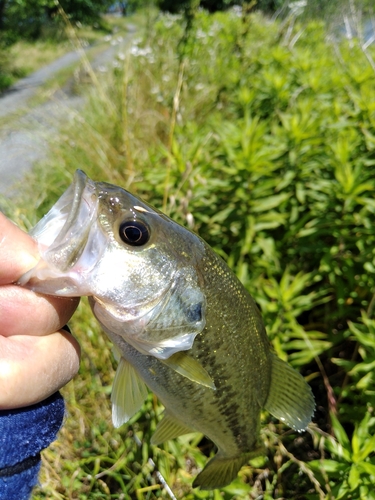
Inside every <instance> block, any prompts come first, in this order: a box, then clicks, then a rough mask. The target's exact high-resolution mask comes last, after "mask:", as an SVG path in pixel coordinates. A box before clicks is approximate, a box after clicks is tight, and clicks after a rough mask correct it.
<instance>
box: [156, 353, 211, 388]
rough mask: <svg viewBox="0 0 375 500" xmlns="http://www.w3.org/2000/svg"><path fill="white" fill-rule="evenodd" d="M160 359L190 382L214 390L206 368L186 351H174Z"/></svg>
mask: <svg viewBox="0 0 375 500" xmlns="http://www.w3.org/2000/svg"><path fill="white" fill-rule="evenodd" d="M160 361H161V362H162V363H164V364H165V365H167V366H168V367H169V368H171V369H172V370H174V371H175V372H177V373H179V374H180V375H182V376H183V377H186V378H188V379H189V380H191V381H192V382H195V383H197V384H199V385H203V386H204V387H208V388H209V389H213V390H216V387H215V384H214V381H213V380H212V378H211V377H210V375H209V374H208V373H207V371H206V369H205V368H203V366H202V365H201V364H200V363H199V361H196V360H195V359H194V358H192V357H191V356H189V355H188V354H187V352H186V351H180V352H176V353H175V354H172V356H170V357H169V358H167V359H161V360H160Z"/></svg>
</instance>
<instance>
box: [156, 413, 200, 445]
mask: <svg viewBox="0 0 375 500" xmlns="http://www.w3.org/2000/svg"><path fill="white" fill-rule="evenodd" d="M190 432H195V431H194V430H192V429H191V428H190V427H188V426H187V425H185V424H183V423H182V422H180V421H179V420H177V419H176V418H175V417H173V416H172V415H171V414H170V413H168V412H167V411H165V412H164V417H163V419H162V420H160V422H159V423H158V425H157V427H156V430H155V432H154V434H153V436H152V438H151V444H156V445H157V444H161V443H164V441H169V440H170V439H175V438H176V437H178V436H182V435H183V434H189V433H190Z"/></svg>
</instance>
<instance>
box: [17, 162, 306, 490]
mask: <svg viewBox="0 0 375 500" xmlns="http://www.w3.org/2000/svg"><path fill="white" fill-rule="evenodd" d="M31 235H32V236H33V237H34V238H35V239H36V240H37V241H38V244H39V251H40V254H41V260H40V262H39V263H38V264H37V265H36V267H34V268H33V269H31V270H30V271H29V272H28V273H26V274H25V275H24V276H23V277H22V278H21V280H20V284H21V285H24V286H27V287H28V288H31V289H33V290H35V291H37V292H41V293H46V294H51V295H57V296H64V297H71V296H84V295H87V296H89V302H90V305H91V308H92V310H93V313H94V315H95V316H96V318H97V319H98V321H99V322H100V324H101V326H102V328H103V329H104V331H105V332H106V333H107V334H108V336H109V337H110V339H111V341H112V342H113V344H114V345H115V346H116V347H117V349H118V351H119V353H120V361H119V365H118V369H117V372H116V376H115V380H114V384H113V391H112V414H113V423H114V425H115V426H120V425H122V424H123V423H125V422H127V421H128V420H129V418H131V417H132V416H133V415H134V414H135V413H136V412H137V411H138V410H139V409H140V408H141V406H142V404H143V402H144V399H145V398H146V396H147V389H146V386H148V387H149V388H150V389H151V391H153V392H154V393H155V394H156V395H157V396H158V398H159V399H160V401H161V402H162V403H163V405H164V406H165V415H164V418H163V419H162V420H161V421H160V422H159V424H158V426H157V429H156V432H155V434H154V436H153V438H152V442H153V443H154V444H159V443H161V442H163V441H165V440H168V439H173V438H175V437H177V436H179V435H182V434H184V433H188V432H192V431H199V432H201V433H203V434H204V435H206V436H207V437H208V438H210V439H211V440H212V441H213V442H214V443H215V444H216V446H217V448H218V452H217V454H216V455H215V457H213V458H212V459H211V460H210V461H209V462H208V463H207V465H206V466H205V468H204V469H203V470H202V471H201V472H200V473H199V474H198V476H197V477H196V479H195V481H194V483H193V486H194V487H196V486H200V487H201V488H204V489H213V488H219V487H223V486H225V485H227V484H229V483H230V482H231V481H232V480H233V479H235V477H236V476H237V473H238V471H239V470H240V468H241V467H242V465H244V464H246V463H247V462H248V460H249V459H251V458H253V457H255V456H257V455H260V454H262V453H263V446H262V443H261V442H260V437H259V427H260V412H261V410H262V409H263V408H265V409H266V410H268V411H269V412H270V413H271V414H272V415H274V416H275V417H277V418H279V419H280V420H282V421H283V422H285V423H286V424H287V425H288V426H290V427H292V428H293V429H295V430H297V431H302V430H303V429H305V428H306V426H307V425H308V423H309V422H310V419H311V416H312V413H313V410H314V399H313V396H312V393H311V390H310V388H309V386H308V385H307V384H306V382H305V380H304V379H303V378H302V376H301V375H300V374H299V373H297V372H296V371H295V370H294V369H292V368H291V367H290V366H289V365H288V364H287V363H285V362H284V361H282V360H281V359H279V358H278V357H277V356H276V355H275V354H274V353H273V352H272V349H271V348H270V345H269V341H268V339H267V335H266V331H265V328H264V325H263V321H262V318H261V315H260V312H259V310H258V308H257V306H256V304H255V302H254V300H253V299H252V297H251V296H250V295H249V293H248V292H247V291H246V289H245V288H244V287H243V286H242V284H241V283H240V281H239V280H238V279H237V278H236V276H235V275H234V274H233V272H232V271H231V270H230V269H229V268H228V266H227V265H226V264H225V262H224V261H223V260H222V259H221V258H219V257H218V256H217V255H216V254H215V252H214V251H213V250H212V249H211V248H210V247H209V246H208V245H207V244H206V243H205V242H204V241H203V240H202V239H201V238H199V237H198V236H197V235H196V234H194V233H192V232H191V231H189V230H187V229H185V228H184V227H182V226H180V225H179V224H177V223H176V222H174V221H172V220H171V219H169V218H168V217H166V216H165V215H163V214H162V213H160V212H159V211H157V210H155V209H154V208H152V207H151V206H150V205H148V204H147V203H144V202H143V201H142V200H140V199H139V198H137V197H135V196H133V195H132V194H130V193H129V192H127V191H125V190H124V189H121V188H119V187H117V186H114V185H111V184H107V183H104V182H93V181H92V180H90V179H88V178H87V177H86V175H85V174H84V173H83V172H82V171H77V172H76V175H75V179H74V182H73V184H72V185H71V186H70V187H69V188H68V190H67V191H66V192H65V193H64V194H63V195H62V196H61V198H60V199H59V200H58V201H57V203H56V204H55V205H54V206H53V207H52V209H51V210H50V212H49V213H48V214H47V215H46V216H45V217H44V218H43V219H41V221H40V222H39V223H38V224H37V225H36V226H35V228H34V229H33V230H32V232H31Z"/></svg>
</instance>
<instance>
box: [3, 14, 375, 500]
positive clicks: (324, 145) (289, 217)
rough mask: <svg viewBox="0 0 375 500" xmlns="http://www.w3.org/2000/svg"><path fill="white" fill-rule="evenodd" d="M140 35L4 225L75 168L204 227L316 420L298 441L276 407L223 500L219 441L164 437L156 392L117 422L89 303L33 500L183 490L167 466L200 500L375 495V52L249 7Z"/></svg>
mask: <svg viewBox="0 0 375 500" xmlns="http://www.w3.org/2000/svg"><path fill="white" fill-rule="evenodd" d="M145 24H146V27H147V29H145V34H144V36H143V37H139V38H138V37H137V39H135V40H134V41H133V44H132V46H131V47H130V49H129V52H128V54H124V55H120V57H119V59H118V60H117V61H116V64H115V65H114V69H113V71H112V72H110V73H109V74H107V75H105V77H103V79H102V81H101V83H100V85H98V86H95V87H93V88H92V90H91V94H90V102H89V104H88V106H87V108H86V109H85V111H84V113H83V114H80V115H77V116H76V119H75V124H74V123H73V124H72V123H70V125H69V129H66V130H62V131H61V135H60V137H58V138H56V143H54V144H52V145H51V148H52V151H51V158H50V160H49V162H48V165H40V166H38V168H36V170H35V172H34V174H33V175H32V176H31V177H30V179H29V182H28V183H27V185H28V186H29V191H28V192H26V193H23V199H22V200H19V202H18V203H16V205H15V206H17V209H12V210H10V209H9V212H10V215H12V216H13V217H14V218H16V219H17V220H19V221H20V222H22V223H23V224H25V225H26V226H27V227H29V226H30V225H31V224H33V223H35V221H36V220H37V219H38V218H40V217H41V216H42V215H43V213H45V212H46V211H47V210H48V208H49V207H50V206H51V205H52V203H54V201H55V200H56V199H57V197H58V196H59V195H60V194H61V193H62V192H63V190H64V189H65V188H66V187H67V186H68V184H69V183H70V182H71V176H72V173H73V172H74V170H75V169H76V168H81V169H83V170H85V171H86V173H87V174H88V175H89V176H90V177H92V178H94V179H97V180H99V179H100V180H106V181H109V182H114V183H118V184H120V185H122V186H123V187H126V188H130V189H131V190H132V191H133V192H135V193H137V194H138V195H141V196H142V197H144V198H145V199H147V200H148V201H150V202H151V203H152V204H153V205H155V206H157V207H158V208H160V209H163V210H164V211H166V212H167V213H168V214H169V215H171V216H172V217H173V218H174V219H176V220H178V221H179V222H181V223H182V224H184V225H187V226H188V227H190V228H192V229H194V230H195V231H197V232H198V233H199V234H200V235H201V236H202V237H203V238H204V239H206V240H207V241H208V243H210V244H211V245H212V246H213V247H214V248H215V249H216V251H218V252H219V253H220V254H221V255H222V256H223V257H224V259H225V260H226V261H227V262H228V263H229V265H230V266H231V267H232V268H233V269H234V271H235V272H236V273H237V275H238V276H239V278H240V279H241V280H242V282H243V283H244V284H245V286H246V287H247V288H248V290H249V291H250V292H251V294H252V295H253V296H254V298H255V299H256V301H257V302H258V304H259V305H260V308H261V310H262V313H263V317H264V320H265V323H266V325H267V330H268V334H269V337H270V340H271V342H272V344H273V347H274V349H275V351H276V352H277V353H278V354H279V356H281V357H282V358H283V359H287V360H288V361H289V362H290V363H291V364H292V365H294V366H295V367H296V368H298V369H299V370H300V371H301V373H302V374H303V375H304V376H305V377H306V378H307V380H308V381H309V382H310V384H311V386H312V389H313V392H314V394H315V397H316V403H317V407H316V413H315V417H314V424H312V425H311V427H310V428H309V429H308V432H306V433H303V434H298V435H296V434H295V433H294V432H292V431H290V430H288V429H286V428H285V427H284V426H283V425H282V424H281V423H280V422H278V421H276V420H274V419H273V418H271V417H270V416H269V415H268V414H266V413H264V415H263V421H262V428H263V431H262V434H263V438H264V440H265V443H266V447H267V450H268V453H267V456H265V457H259V458H258V459H256V460H253V461H252V462H251V463H250V465H249V466H246V467H244V468H243V469H242V471H241V473H240V476H239V478H238V479H237V480H236V481H235V482H233V483H232V484H231V485H230V486H228V487H227V488H224V489H223V490H222V491H220V492H219V491H215V492H205V491H199V490H191V487H190V486H191V481H192V476H194V475H195V474H196V471H197V469H199V468H200V467H202V465H203V464H204V462H205V461H206V457H205V455H207V456H208V455H209V454H210V451H211V448H210V445H209V443H207V441H206V440H204V439H202V436H200V435H198V434H190V435H187V436H183V437H181V438H179V439H177V440H175V441H171V442H168V443H165V445H163V446H162V447H156V446H150V436H151V435H152V432H153V430H154V429H155V426H156V422H157V421H158V420H159V418H160V414H161V411H162V409H161V407H160V406H159V404H158V402H157V401H156V398H155V397H154V396H153V395H151V394H150V396H149V398H148V401H147V402H146V404H145V405H144V407H143V409H142V411H141V412H139V413H138V414H137V415H136V416H135V417H134V418H133V419H132V420H131V421H130V424H129V425H125V426H123V427H122V428H120V429H118V430H115V429H113V427H112V424H111V421H110V402H109V394H110V392H111V383H112V380H113V373H114V369H113V367H115V366H116V362H115V360H114V359H113V357H112V355H111V353H110V347H109V342H108V341H107V339H106V337H105V335H104V334H103V333H101V332H100V330H99V328H98V327H97V325H96V323H95V320H94V318H93V317H92V315H91V313H90V312H89V310H88V307H87V304H86V303H85V301H82V303H81V306H80V309H79V311H78V313H77V314H76V316H75V317H74V318H73V320H72V329H73V331H74V333H75V334H76V336H77V337H78V338H79V340H80V342H81V344H82V351H83V358H82V365H81V370H80V374H79V375H78V376H77V377H76V379H75V381H74V382H73V383H71V384H69V385H68V386H67V387H66V388H65V389H64V391H63V392H64V395H65V397H66V400H67V405H68V417H67V420H66V423H65V426H64V428H63V429H62V431H61V434H60V438H59V440H58V441H57V442H56V443H55V444H54V445H53V446H52V447H51V448H50V449H48V450H47V451H46V452H45V453H44V458H43V460H44V467H43V475H42V487H41V488H40V489H39V490H38V491H37V492H36V493H35V496H34V499H35V500H39V499H43V498H57V499H68V498H69V499H82V500H83V499H101V498H103V499H104V498H113V499H121V498H122V499H128V498H131V499H137V500H141V499H153V498H171V497H170V495H169V493H168V491H167V489H166V488H165V487H164V486H163V482H162V481H161V479H160V474H161V475H162V477H163V478H164V480H165V481H166V482H167V484H168V485H169V487H170V488H171V489H172V491H173V492H174V495H175V496H176V498H185V499H188V500H192V499H211V500H218V499H223V498H224V499H226V500H229V499H238V500H240V499H245V498H248V499H251V498H254V499H255V498H264V499H267V500H269V499H273V498H286V499H293V500H294V499H311V500H315V499H323V498H327V499H348V500H349V499H371V498H375V494H374V491H373V484H374V482H375V437H374V435H375V434H374V431H375V416H374V409H375V385H374V382H375V375H374V366H375V318H374V307H375V227H374V216H375V201H374V193H375V175H374V172H375V134H374V126H375V104H374V99H373V96H374V78H375V74H374V67H373V65H372V64H371V63H373V58H374V52H373V51H371V49H370V48H366V49H361V46H360V44H359V43H356V42H355V40H354V41H352V43H350V44H348V43H347V42H346V41H345V40H341V41H336V42H335V44H333V42H332V41H331V42H328V41H327V37H326V32H325V28H324V27H323V24H322V23H319V22H317V21H314V22H311V23H309V24H305V25H302V24H299V23H298V22H297V21H296V22H294V23H293V25H289V26H290V29H289V28H288V25H286V24H285V23H280V24H279V23H277V22H271V21H269V20H268V19H266V18H264V17H262V16H260V15H254V14H252V15H248V14H246V16H244V17H241V13H238V12H237V11H229V12H226V13H216V14H214V15H208V14H206V13H203V12H199V13H197V15H196V17H195V20H194V22H193V23H190V24H188V25H186V24H185V23H184V22H183V19H182V18H181V17H179V16H172V15H163V16H161V15H157V13H155V12H153V11H149V12H148V17H147V19H146V21H145ZM184 26H185V27H186V26H188V31H184ZM199 449H200V451H199Z"/></svg>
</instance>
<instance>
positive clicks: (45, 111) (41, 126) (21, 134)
mask: <svg viewBox="0 0 375 500" xmlns="http://www.w3.org/2000/svg"><path fill="white" fill-rule="evenodd" d="M128 29H129V32H128V34H127V35H126V36H119V35H116V36H114V37H113V38H112V39H111V40H109V41H108V45H109V46H108V45H107V47H106V48H104V49H103V51H102V52H101V53H100V54H98V55H97V56H96V57H95V58H94V60H93V61H92V63H91V64H92V67H93V68H94V69H95V70H101V69H102V68H103V67H105V66H107V65H108V64H110V63H111V62H112V61H113V59H114V57H115V56H116V54H117V53H119V52H120V51H122V50H124V48H125V46H126V45H127V44H129V42H130V40H131V39H132V37H133V36H134V32H135V27H134V26H129V27H128ZM79 58H80V56H79V54H78V53H77V52H76V51H74V52H70V53H68V54H65V55H64V56H62V57H60V58H59V59H57V60H56V61H54V62H53V63H51V64H49V65H48V66H45V67H44V68H42V69H40V70H39V71H36V72H35V73H33V74H32V75H30V76H28V77H27V78H24V79H22V80H19V81H18V82H17V84H16V85H14V86H13V87H12V88H11V89H9V90H8V91H7V92H6V93H5V94H3V95H2V96H0V194H2V195H5V196H7V197H10V196H11V195H12V193H14V189H15V188H14V186H17V185H19V184H20V182H21V184H22V179H23V177H24V174H25V172H27V171H28V170H30V169H31V168H32V166H33V164H34V163H35V162H37V161H40V160H42V159H44V158H46V157H47V154H48V143H49V140H50V138H51V137H52V136H53V134H57V133H58V130H59V126H61V125H62V124H63V123H64V122H67V121H69V119H70V117H71V116H72V113H76V112H77V110H79V109H80V108H81V107H82V106H83V104H84V102H85V97H84V95H79V96H78V95H75V94H74V93H73V92H72V91H71V87H72V85H71V84H70V85H69V84H68V85H66V86H65V88H64V89H62V90H58V91H55V92H51V93H50V95H49V96H47V97H46V99H45V100H44V102H43V103H42V104H38V105H35V106H33V107H31V105H30V99H31V98H32V97H34V96H36V95H39V94H40V90H41V86H42V85H44V84H45V83H46V82H48V80H50V79H51V78H52V77H53V76H55V75H56V73H58V72H59V71H61V70H62V69H64V68H68V67H69V66H72V65H73V64H74V63H76V62H77V61H79ZM1 122H4V123H5V125H2V124H1Z"/></svg>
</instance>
